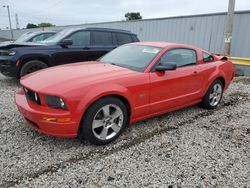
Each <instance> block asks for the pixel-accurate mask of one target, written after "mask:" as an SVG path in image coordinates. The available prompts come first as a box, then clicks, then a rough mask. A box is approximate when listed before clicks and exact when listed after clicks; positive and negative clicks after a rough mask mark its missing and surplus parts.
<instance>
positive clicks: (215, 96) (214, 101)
mask: <svg viewBox="0 0 250 188" xmlns="http://www.w3.org/2000/svg"><path fill="white" fill-rule="evenodd" d="M221 97H222V86H221V85H220V84H219V83H216V84H215V85H214V86H213V88H212V90H211V92H210V95H209V104H210V105H211V106H216V105H218V104H219V102H220V100H221Z"/></svg>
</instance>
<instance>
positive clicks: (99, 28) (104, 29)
mask: <svg viewBox="0 0 250 188" xmlns="http://www.w3.org/2000/svg"><path fill="white" fill-rule="evenodd" d="M64 30H67V31H69V32H75V31H81V30H91V31H109V32H118V33H127V34H131V35H136V34H134V33H132V32H131V31H128V30H122V29H112V28H102V27H87V28H69V29H64Z"/></svg>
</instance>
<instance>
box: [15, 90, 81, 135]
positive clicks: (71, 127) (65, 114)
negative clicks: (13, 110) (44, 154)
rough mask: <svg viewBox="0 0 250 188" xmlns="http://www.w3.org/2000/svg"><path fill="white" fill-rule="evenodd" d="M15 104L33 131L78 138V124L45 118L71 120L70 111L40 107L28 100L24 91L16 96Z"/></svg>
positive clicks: (71, 121)
mask: <svg viewBox="0 0 250 188" xmlns="http://www.w3.org/2000/svg"><path fill="white" fill-rule="evenodd" d="M15 102H16V105H17V107H18V110H19V111H20V113H21V114H22V115H23V117H24V119H25V120H26V122H27V123H28V125H29V126H30V127H31V128H32V129H34V130H36V131H39V132H41V133H44V134H47V135H50V136H57V137H66V138H75V137H77V132H78V126H79V124H78V123H77V122H75V121H73V120H70V121H69V122H63V123H61V122H60V123H59V122H52V121H47V120H44V117H54V118H70V119H71V114H70V112H69V111H63V110H57V109H51V108H48V107H44V106H39V105H37V104H35V103H33V102H32V101H29V100H27V99H26V97H25V94H24V92H23V91H22V90H20V91H19V92H18V93H17V94H16V98H15Z"/></svg>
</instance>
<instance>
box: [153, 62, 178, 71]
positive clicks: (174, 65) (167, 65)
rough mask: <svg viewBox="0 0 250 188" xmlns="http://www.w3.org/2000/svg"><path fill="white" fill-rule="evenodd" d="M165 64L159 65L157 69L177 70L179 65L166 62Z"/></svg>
mask: <svg viewBox="0 0 250 188" xmlns="http://www.w3.org/2000/svg"><path fill="white" fill-rule="evenodd" d="M164 64H165V65H157V66H156V67H155V70H156V71H166V70H176V68H177V66H176V64H174V63H164Z"/></svg>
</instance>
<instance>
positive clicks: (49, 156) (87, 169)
mask: <svg viewBox="0 0 250 188" xmlns="http://www.w3.org/2000/svg"><path fill="white" fill-rule="evenodd" d="M18 89H19V84H18V81H17V80H15V79H11V78H6V77H4V76H2V75H0V95H1V96H0V187H146V186H148V187H169V188H171V187H173V188H175V187H178V188H181V187H196V188H198V187H200V188H201V187H250V100H249V99H250V78H246V77H239V78H236V79H235V80H234V83H233V84H231V86H230V88H229V89H228V91H227V92H226V93H225V94H224V98H223V102H222V103H221V105H220V106H219V107H218V108H217V109H215V110H205V109H202V108H200V107H198V106H194V107H190V108H186V109H183V110H179V111H176V112H171V113H168V114H166V115H162V116H159V117H155V118H151V119H148V120H145V121H141V122H139V123H136V124H133V125H131V126H129V127H128V128H127V129H126V131H125V133H124V134H123V135H122V136H121V137H120V139H118V140H117V141H115V142H114V143H111V144H110V145H108V146H99V147H97V146H93V145H90V144H88V143H80V142H78V140H77V139H60V138H53V137H48V136H45V135H42V134H39V133H37V132H35V131H33V130H31V129H30V128H28V127H27V126H26V125H25V123H24V121H23V120H22V118H21V116H20V115H19V113H18V111H17V108H16V106H15V104H14V95H15V92H16V91H17V90H18Z"/></svg>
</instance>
